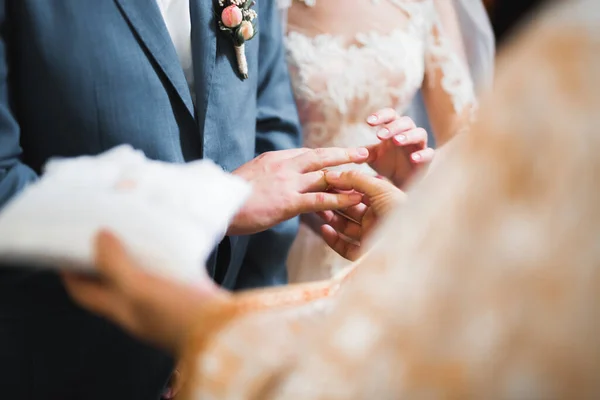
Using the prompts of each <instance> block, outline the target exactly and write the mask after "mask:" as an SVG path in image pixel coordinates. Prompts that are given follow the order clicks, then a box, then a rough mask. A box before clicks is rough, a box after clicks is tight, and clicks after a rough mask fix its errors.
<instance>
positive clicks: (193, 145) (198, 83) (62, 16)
mask: <svg viewBox="0 0 600 400" xmlns="http://www.w3.org/2000/svg"><path fill="white" fill-rule="evenodd" d="M215 3H217V1H216V0H215V1H213V0H190V11H191V19H192V34H191V36H192V47H193V51H192V52H193V60H194V75H195V93H196V100H195V103H194V102H193V101H192V97H191V95H190V90H189V88H188V86H187V82H186V79H185V76H184V73H183V71H182V67H181V65H180V63H179V60H178V57H177V54H176V51H175V48H174V45H173V43H172V41H171V37H170V36H169V33H168V31H167V28H166V25H165V23H164V21H163V18H162V15H161V13H160V10H159V7H158V5H157V3H156V0H0V207H2V206H3V205H4V204H6V202H7V201H8V200H9V199H10V198H11V197H13V196H14V195H16V194H17V193H19V191H21V190H22V189H23V188H24V187H25V186H26V185H27V184H28V183H30V182H32V181H35V180H36V179H37V177H38V176H39V174H40V173H41V170H42V167H43V165H44V163H45V162H46V161H47V160H48V159H49V158H50V157H54V156H79V155H84V154H98V153H100V152H103V151H105V150H107V149H110V148H111V147H114V146H116V145H119V144H124V143H128V144H131V145H132V146H133V147H135V148H137V149H141V150H143V152H144V153H145V154H146V155H147V156H148V157H150V158H153V159H158V160H164V161H169V162H174V163H184V162H187V161H191V160H196V159H199V158H209V159H212V160H214V161H215V162H216V163H218V164H219V165H221V166H222V167H223V168H224V169H225V170H227V171H232V170H234V169H235V168H237V167H239V166H240V165H242V164H243V163H245V162H246V161H249V160H251V159H252V158H253V157H254V156H255V155H257V154H258V153H261V152H265V151H270V150H278V149H285V148H291V147H297V146H298V145H299V142H300V137H299V123H298V120H297V111H296V108H295V104H294V101H293V97H292V92H291V87H290V82H289V77H288V73H287V67H286V65H285V62H284V49H283V43H282V41H283V36H282V32H281V28H280V24H279V16H278V14H277V11H276V7H275V4H274V0H258V1H257V4H256V5H255V7H254V9H255V10H256V11H257V12H258V29H259V34H258V35H257V36H256V37H255V38H254V39H252V40H251V41H249V42H247V44H246V54H247V59H248V65H249V73H250V76H249V79H247V80H245V81H243V80H241V79H240V77H239V75H238V72H237V64H236V61H235V55H234V54H235V53H234V48H233V45H232V43H231V41H230V39H229V38H228V37H226V36H225V35H224V34H223V33H222V32H221V31H219V29H218V26H217V20H216V13H215ZM206 195H207V196H210V193H206ZM296 228H297V221H289V222H287V223H285V224H282V225H280V226H278V227H276V228H275V229H272V230H269V231H267V232H264V233H262V234H260V235H255V236H252V237H230V238H226V239H225V240H224V241H223V243H222V244H221V245H220V246H219V249H218V251H217V252H216V255H215V256H213V257H212V259H211V262H210V263H209V265H208V269H209V272H210V273H211V274H212V275H213V276H214V277H215V278H216V280H217V281H218V282H220V283H221V284H223V286H225V287H227V288H231V289H237V288H242V287H250V286H260V285H271V284H277V283H283V282H285V278H286V272H285V259H286V257H287V251H288V248H289V246H290V245H291V242H292V240H293V238H294V236H295V233H296ZM157 229H160V227H157ZM202 267H203V266H201V265H199V266H198V268H202ZM78 313H80V312H79V311H77V310H76V308H75V307H74V306H73V305H72V303H70V302H69V301H68V299H67V296H66V294H65V292H64V289H63V288H62V286H61V285H60V281H59V279H58V277H57V276H55V275H53V274H50V273H42V272H33V273H25V272H15V270H11V269H2V268H0V387H1V388H2V392H3V396H5V397H6V398H19V399H29V398H31V399H46V398H61V399H63V398H64V399H67V398H68V399H70V398H85V399H96V398H98V399H106V398H111V399H121V398H123V399H138V398H139V399H149V398H158V391H160V389H161V386H162V385H163V384H164V383H165V381H166V379H167V378H168V373H169V372H170V367H171V364H170V361H168V360H165V358H164V356H163V355H161V354H158V353H156V352H154V351H153V350H151V349H147V348H144V347H140V346H141V345H140V344H138V343H136V342H133V341H131V339H129V338H127V337H126V336H125V335H124V334H123V333H122V332H120V331H119V330H117V329H116V328H114V327H112V326H110V325H108V324H106V322H103V321H101V320H98V319H95V318H94V317H92V316H90V315H87V314H85V313H81V314H78ZM13 389H14V390H13ZM11 390H12V391H11Z"/></svg>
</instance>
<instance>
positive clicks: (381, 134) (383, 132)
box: [377, 128, 390, 139]
mask: <svg viewBox="0 0 600 400" xmlns="http://www.w3.org/2000/svg"><path fill="white" fill-rule="evenodd" d="M377 137H378V138H380V139H387V138H389V137H390V130H389V129H388V128H381V129H380V130H378V131H377Z"/></svg>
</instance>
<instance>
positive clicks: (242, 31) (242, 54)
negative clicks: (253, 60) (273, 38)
mask: <svg viewBox="0 0 600 400" xmlns="http://www.w3.org/2000/svg"><path fill="white" fill-rule="evenodd" d="M255 4H256V2H255V1H254V0H219V7H220V9H221V10H220V16H221V18H220V20H219V28H220V29H221V30H222V31H224V32H227V33H228V34H229V36H230V37H231V40H233V45H234V46H235V56H236V59H237V63H238V69H239V71H240V74H241V76H242V79H247V78H248V62H247V61H246V49H245V43H246V42H247V41H248V40H250V39H252V38H253V37H254V36H255V35H256V25H255V24H254V20H255V19H256V17H257V16H258V15H257V14H256V11H254V10H252V7H253V6H254V5H255Z"/></svg>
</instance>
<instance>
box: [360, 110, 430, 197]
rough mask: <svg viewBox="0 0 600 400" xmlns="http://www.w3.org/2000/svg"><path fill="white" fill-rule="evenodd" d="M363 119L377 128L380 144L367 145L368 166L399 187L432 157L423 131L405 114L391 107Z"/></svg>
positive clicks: (425, 133)
mask: <svg viewBox="0 0 600 400" xmlns="http://www.w3.org/2000/svg"><path fill="white" fill-rule="evenodd" d="M367 122H368V123H369V125H371V126H373V127H378V128H379V130H378V131H377V137H378V138H379V139H380V140H381V142H380V143H378V144H376V145H373V146H371V147H369V160H368V162H369V165H370V166H371V168H373V169H374V170H375V171H377V173H379V174H380V175H383V176H384V177H386V178H388V179H389V180H390V181H392V182H393V183H394V185H396V186H397V187H399V188H403V187H404V185H405V184H406V182H407V181H408V180H409V179H410V178H411V177H412V176H413V175H414V173H415V171H416V170H417V169H418V168H419V167H421V166H424V165H427V164H429V163H430V162H431V160H432V159H433V156H434V154H435V151H434V150H433V149H432V148H428V147H427V132H426V131H425V129H423V128H418V127H417V126H416V125H415V123H414V122H413V120H412V119H410V118H409V117H401V116H399V115H398V113H396V111H394V110H393V109H391V108H386V109H383V110H380V111H378V112H376V113H374V114H373V115H371V116H370V117H369V118H368V119H367Z"/></svg>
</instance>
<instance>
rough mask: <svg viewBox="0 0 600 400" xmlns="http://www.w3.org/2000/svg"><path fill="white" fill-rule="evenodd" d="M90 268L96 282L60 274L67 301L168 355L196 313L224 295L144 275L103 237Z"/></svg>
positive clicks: (112, 241)
mask: <svg viewBox="0 0 600 400" xmlns="http://www.w3.org/2000/svg"><path fill="white" fill-rule="evenodd" d="M96 266H97V270H98V272H99V278H91V277H89V276H82V275H78V274H73V273H63V281H64V284H65V287H66V289H67V291H68V292H69V294H70V295H71V297H72V298H73V300H75V301H76V302H77V303H78V304H80V305H81V306H83V307H84V308H86V309H88V310H90V311H92V312H94V313H96V314H99V315H101V316H103V317H106V318H108V319H109V320H111V321H113V322H115V323H117V324H118V325H120V326H121V327H123V328H125V329H126V330H127V331H129V332H130V333H132V334H133V335H135V336H137V337H139V338H141V339H144V340H146V341H149V342H151V343H153V344H156V345H158V346H160V347H163V348H165V349H167V350H170V351H172V352H173V353H176V352H177V350H178V349H180V348H181V346H182V345H183V342H184V341H185V338H186V335H187V334H189V331H190V330H191V328H192V326H193V325H194V324H195V323H196V321H197V318H198V315H199V312H200V309H202V307H206V304H207V303H209V302H211V301H213V300H216V299H219V298H221V297H222V296H223V297H226V296H227V295H226V294H225V292H223V291H221V289H218V288H217V287H216V285H215V284H214V283H212V281H210V280H209V279H208V278H207V281H206V282H203V283H202V285H200V286H198V287H196V286H194V287H193V286H187V285H184V284H178V283H173V282H171V281H168V280H166V279H162V278H159V277H156V276H152V275H150V274H148V273H146V272H144V271H143V270H142V269H141V268H138V267H137V266H136V265H135V263H134V262H133V261H132V260H131V259H130V258H129V256H128V255H127V253H126V252H125V249H124V248H123V246H122V245H121V243H120V242H119V241H118V239H117V238H115V236H113V235H112V234H110V233H107V232H102V233H100V234H99V235H98V237H97V241H96Z"/></svg>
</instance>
